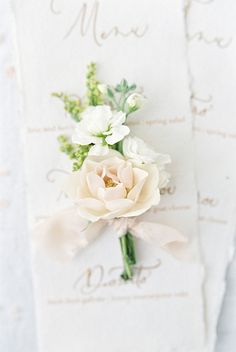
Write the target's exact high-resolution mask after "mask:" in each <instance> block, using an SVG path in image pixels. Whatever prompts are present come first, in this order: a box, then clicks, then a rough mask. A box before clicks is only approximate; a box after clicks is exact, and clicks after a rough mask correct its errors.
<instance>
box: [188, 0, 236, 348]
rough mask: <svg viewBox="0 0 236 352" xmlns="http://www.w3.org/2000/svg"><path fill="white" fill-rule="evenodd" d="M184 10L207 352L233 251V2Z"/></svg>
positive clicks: (192, 4) (190, 3)
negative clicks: (198, 209) (203, 272)
mask: <svg viewBox="0 0 236 352" xmlns="http://www.w3.org/2000/svg"><path fill="white" fill-rule="evenodd" d="M187 5H188V6H187V7H186V15H187V29H188V33H187V39H188V47H189V63H190V67H189V68H190V70H189V71H190V76H191V88H192V113H193V119H194V131H195V145H196V171H197V180H198V190H199V207H200V217H199V221H200V238H201V247H202V251H203V256H204V261H205V263H206V282H205V289H204V291H205V298H206V322H207V351H213V350H214V344H215V341H216V327H217V320H218V316H219V312H220V307H221V302H222V298H223V294H224V290H225V275H226V269H227V266H228V264H229V262H230V260H231V258H232V255H233V251H234V233H235V207H236V204H235V184H236V174H235V153H234V151H235V141H236V139H235V138H236V134H235V131H236V120H235V118H234V116H235V104H234V99H235V97H234V92H235V88H236V87H235V62H234V61H235V60H234V58H235V50H236V47H235V42H234V40H233V34H234V32H235V21H234V18H233V17H232V13H233V11H232V10H233V9H234V8H235V2H234V1H229V2H228V3H227V6H225V3H223V2H216V1H204V2H202V1H194V2H193V1H188V4H187ZM219 19H220V20H219ZM209 63H210V65H209ZM219 165H220V167H219Z"/></svg>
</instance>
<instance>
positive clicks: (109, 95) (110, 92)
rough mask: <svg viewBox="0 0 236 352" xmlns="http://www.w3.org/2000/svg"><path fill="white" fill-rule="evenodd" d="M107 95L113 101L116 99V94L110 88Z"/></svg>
mask: <svg viewBox="0 0 236 352" xmlns="http://www.w3.org/2000/svg"><path fill="white" fill-rule="evenodd" d="M107 95H108V97H109V98H111V99H112V98H114V93H113V91H112V90H111V88H109V87H108V88H107Z"/></svg>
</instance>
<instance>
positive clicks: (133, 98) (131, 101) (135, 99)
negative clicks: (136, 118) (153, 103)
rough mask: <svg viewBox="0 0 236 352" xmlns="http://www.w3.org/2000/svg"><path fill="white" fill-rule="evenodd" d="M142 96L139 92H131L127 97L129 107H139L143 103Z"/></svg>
mask: <svg viewBox="0 0 236 352" xmlns="http://www.w3.org/2000/svg"><path fill="white" fill-rule="evenodd" d="M143 101H144V96H143V95H142V94H140V93H133V94H131V95H130V96H129V97H128V99H127V105H128V107H129V108H131V109H139V108H140V107H141V106H142V105H143Z"/></svg>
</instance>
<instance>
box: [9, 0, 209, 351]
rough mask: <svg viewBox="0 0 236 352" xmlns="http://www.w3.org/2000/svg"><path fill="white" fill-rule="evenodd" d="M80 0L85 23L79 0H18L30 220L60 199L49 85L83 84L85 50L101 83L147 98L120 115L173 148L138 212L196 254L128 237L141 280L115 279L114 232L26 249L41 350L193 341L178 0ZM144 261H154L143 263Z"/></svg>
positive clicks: (54, 105)
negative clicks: (60, 250)
mask: <svg viewBox="0 0 236 352" xmlns="http://www.w3.org/2000/svg"><path fill="white" fill-rule="evenodd" d="M87 4H88V7H87V11H88V13H87V15H88V16H89V13H91V11H94V12H93V16H94V17H93V19H91V22H90V24H89V26H88V31H87V33H83V28H82V29H81V18H80V17H78V14H79V11H81V6H82V3H81V2H79V3H78V1H69V2H68V1H58V2H57V1H54V2H51V8H50V6H49V5H50V2H44V3H42V2H38V1H24V2H21V1H20V2H16V20H17V32H18V41H19V50H20V61H21V69H22V78H23V87H24V101H25V110H24V111H25V117H26V119H25V132H26V135H27V138H26V145H25V148H26V154H27V180H28V181H27V182H28V195H29V199H28V201H29V219H30V224H31V225H33V224H34V223H35V221H36V220H40V219H43V218H45V217H47V216H48V215H52V214H53V212H54V211H55V210H56V209H59V208H63V207H65V206H67V205H68V201H67V200H65V199H63V196H62V194H60V190H59V189H60V183H61V182H62V181H63V178H64V176H65V173H66V172H67V171H68V170H69V163H68V162H67V160H66V158H65V157H64V156H63V155H61V154H60V153H58V146H57V142H56V137H57V135H58V134H60V133H65V132H67V133H71V132H72V129H73V124H72V123H71V121H70V120H69V119H67V118H66V117H65V115H64V113H63V110H62V106H61V104H60V103H59V102H57V101H54V100H53V99H52V98H51V96H50V93H51V92H53V91H55V90H59V91H60V90H65V91H68V92H72V93H75V92H78V91H81V88H80V87H82V86H83V83H84V82H83V80H84V72H85V67H86V64H87V63H88V62H89V61H91V60H94V61H96V62H98V64H99V77H101V78H102V79H103V80H104V81H105V82H111V83H113V82H117V81H118V80H119V79H121V78H122V76H123V75H125V76H126V78H127V79H128V80H129V81H135V82H137V83H138V84H139V85H142V86H143V88H144V89H145V94H146V95H147V96H148V103H147V104H146V106H145V107H144V108H143V111H142V112H140V113H139V114H137V117H135V118H132V119H130V124H131V125H132V127H133V129H134V132H135V133H136V134H137V135H139V136H142V137H143V138H145V139H146V140H147V141H149V142H151V143H152V144H153V145H154V146H155V147H156V148H157V149H158V150H159V151H160V152H166V153H169V154H171V156H172V158H173V163H172V165H171V167H170V171H171V173H172V174H173V180H172V184H171V185H170V188H168V189H166V194H165V195H164V196H163V201H162V202H161V204H160V206H159V208H158V209H153V210H152V211H150V212H149V214H148V218H149V219H155V220H156V221H160V222H161V223H166V224H169V225H171V226H174V227H176V228H177V229H179V230H180V231H182V232H183V233H184V234H186V235H187V236H188V237H189V239H190V246H189V250H190V251H191V253H193V258H194V259H193V261H192V262H189V263H186V262H179V261H177V260H175V259H173V258H171V257H170V256H169V255H168V254H166V253H163V252H162V251H159V250H156V249H154V248H150V247H149V246H148V245H146V244H144V243H143V242H142V243H140V242H138V243H137V246H138V257H139V262H140V265H142V266H144V269H143V271H142V272H141V279H142V280H143V283H142V282H141V283H140V282H136V283H134V284H128V285H126V286H123V285H122V286H120V284H119V282H116V281H114V279H115V278H116V277H117V275H118V274H117V273H118V271H117V270H116V269H115V270H113V271H112V273H111V272H110V270H111V268H113V269H114V268H116V267H117V266H118V267H119V266H120V265H121V258H120V253H119V246H118V241H117V239H116V236H115V234H113V233H104V236H102V237H101V239H99V240H98V241H96V242H95V243H94V244H93V245H92V246H90V248H88V249H86V251H84V252H83V253H81V255H80V256H79V257H78V258H77V259H76V260H75V261H73V262H71V263H67V264H58V263H55V262H53V261H51V260H50V259H48V258H47V257H45V256H44V255H42V253H39V252H38V251H37V250H35V252H34V264H33V270H34V277H35V288H36V289H35V295H36V306H37V318H38V330H39V349H40V351H48V352H50V351H55V350H57V351H58V352H60V351H65V350H66V349H70V351H71V352H74V351H77V350H78V348H80V349H81V350H83V351H85V352H89V351H94V350H96V349H98V348H99V349H101V350H103V351H110V350H111V349H114V346H115V348H116V351H117V352H118V351H123V350H124V348H125V349H127V350H130V351H133V350H135V351H140V352H141V351H144V350H147V349H148V350H149V351H150V352H151V351H153V352H154V351H156V350H158V349H159V350H161V351H166V352H167V351H173V350H175V351H181V352H183V351H188V352H190V351H191V350H196V349H200V348H201V347H202V344H203V340H204V323H203V311H202V308H203V305H202V294H201V284H202V278H203V268H202V265H201V262H200V257H199V249H198V241H197V238H198V237H197V199H196V195H197V193H196V188H195V178H194V168H193V149H192V121H191V114H190V106H189V90H188V79H187V78H188V77H187V65H186V61H185V58H186V55H185V50H186V47H185V37H184V21H183V11H182V6H181V5H182V2H181V1H176V3H175V4H174V6H173V1H165V2H164V3H163V1H154V0H153V1H150V2H149V6H148V7H147V6H146V2H142V1H140V2H139V3H137V2H136V1H133V0H129V1H127V2H126V4H125V6H124V7H123V6H118V4H117V2H116V1H101V2H94V1H88V2H87ZM119 5H120V4H119ZM134 9H135V16H134V15H133V13H134ZM85 21H86V19H85ZM95 26H96V27H95ZM114 26H115V27H116V32H117V31H119V32H121V31H122V32H126V33H128V32H130V31H131V28H133V29H132V31H136V35H134V34H133V33H130V34H128V35H126V36H124V35H114V29H112V28H114ZM29 28H30V30H29ZM118 28H119V29H118ZM134 28H136V29H135V30H134ZM173 29H174V30H173ZM104 31H105V34H102V37H103V39H101V33H102V32H104ZM108 33H110V34H109V37H108ZM105 37H107V38H106V39H104V38H105ZM179 87H181V89H179ZM111 253H112V255H110V254H111ZM146 266H148V267H149V268H150V267H153V269H148V270H147V269H145V268H146ZM88 269H90V270H92V275H93V280H95V279H96V280H98V275H99V273H100V275H101V277H99V284H96V287H95V288H94V289H93V290H92V292H91V288H88V287H86V285H85V279H84V278H83V277H81V275H83V276H84V275H85V274H84V272H85V271H86V270H88ZM95 275H96V276H95ZM94 277H95V278H94ZM110 280H113V281H112V284H111V283H110ZM93 282H95V281H93ZM94 285H95V284H94ZM88 289H89V290H88ZM88 291H89V292H88ZM62 332H63V333H62ZM124 346H125V347H124Z"/></svg>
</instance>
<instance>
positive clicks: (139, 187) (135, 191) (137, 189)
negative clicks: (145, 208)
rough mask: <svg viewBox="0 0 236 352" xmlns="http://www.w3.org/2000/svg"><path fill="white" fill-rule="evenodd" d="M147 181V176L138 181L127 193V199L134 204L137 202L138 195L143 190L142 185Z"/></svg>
mask: <svg viewBox="0 0 236 352" xmlns="http://www.w3.org/2000/svg"><path fill="white" fill-rule="evenodd" d="M146 180H147V176H146V177H145V178H143V179H142V180H141V181H139V182H138V183H137V184H136V185H135V186H134V187H133V188H132V189H131V191H130V192H129V193H128V196H127V198H128V199H131V200H133V201H134V202H135V203H136V202H137V201H138V198H139V195H140V193H141V191H142V189H143V185H144V183H145V182H146Z"/></svg>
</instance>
